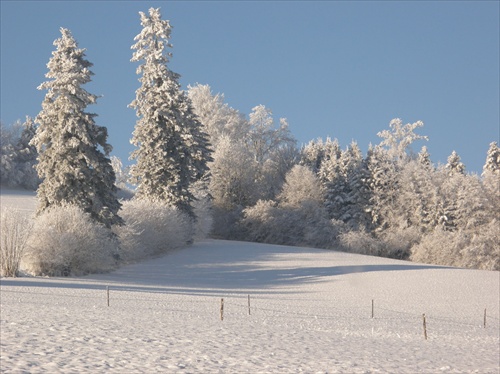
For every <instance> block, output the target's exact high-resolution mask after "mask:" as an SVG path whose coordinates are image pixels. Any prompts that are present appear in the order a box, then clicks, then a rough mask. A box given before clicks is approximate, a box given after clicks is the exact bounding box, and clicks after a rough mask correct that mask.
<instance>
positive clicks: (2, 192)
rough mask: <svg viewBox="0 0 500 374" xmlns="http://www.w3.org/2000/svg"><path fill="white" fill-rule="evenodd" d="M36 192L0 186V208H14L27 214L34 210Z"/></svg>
mask: <svg viewBox="0 0 500 374" xmlns="http://www.w3.org/2000/svg"><path fill="white" fill-rule="evenodd" d="M36 206H37V200H36V192H34V191H28V190H23V189H15V188H10V187H4V186H0V208H2V209H3V208H15V209H18V210H21V211H25V212H28V213H31V212H34V211H35V210H36Z"/></svg>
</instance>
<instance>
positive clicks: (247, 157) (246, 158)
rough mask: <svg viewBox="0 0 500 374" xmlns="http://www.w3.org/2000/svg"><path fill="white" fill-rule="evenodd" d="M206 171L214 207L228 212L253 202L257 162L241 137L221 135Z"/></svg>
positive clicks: (254, 199)
mask: <svg viewBox="0 0 500 374" xmlns="http://www.w3.org/2000/svg"><path fill="white" fill-rule="evenodd" d="M210 171H211V175H212V177H211V180H210V193H211V194H212V196H213V199H214V205H215V206H216V207H218V208H220V209H223V210H226V211H229V210H234V209H243V208H244V207H247V206H249V205H253V204H255V203H256V202H257V200H258V196H259V195H258V191H257V190H256V188H255V179H256V176H257V163H256V162H255V160H254V158H253V155H252V154H251V153H250V152H249V150H248V149H247V148H246V147H245V145H244V143H243V142H242V141H241V140H240V141H239V142H238V141H234V140H233V139H231V138H230V137H229V136H222V137H221V139H220V140H219V145H218V147H217V149H216V151H215V153H214V162H213V163H212V164H211V170H210Z"/></svg>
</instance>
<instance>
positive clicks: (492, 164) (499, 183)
mask: <svg viewBox="0 0 500 374" xmlns="http://www.w3.org/2000/svg"><path fill="white" fill-rule="evenodd" d="M481 176H482V178H483V184H484V186H485V187H486V189H487V190H488V191H489V193H490V194H491V195H492V198H494V199H495V200H497V201H498V202H499V203H500V148H499V147H498V144H497V143H496V142H493V143H491V144H490V147H489V148H488V152H487V154H486V161H485V163H484V166H483V173H482V174H481Z"/></svg>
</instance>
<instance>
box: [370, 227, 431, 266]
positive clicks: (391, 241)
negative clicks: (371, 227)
mask: <svg viewBox="0 0 500 374" xmlns="http://www.w3.org/2000/svg"><path fill="white" fill-rule="evenodd" d="M421 235H422V234H421V232H420V230H419V229H418V228H417V227H406V228H398V229H393V230H391V229H389V230H386V231H385V232H384V233H383V234H381V235H380V237H379V240H380V241H381V245H382V250H381V252H380V253H379V256H382V257H390V258H397V259H401V260H406V259H408V258H409V257H410V254H411V247H412V246H414V245H416V244H417V243H418V242H419V241H420V238H421Z"/></svg>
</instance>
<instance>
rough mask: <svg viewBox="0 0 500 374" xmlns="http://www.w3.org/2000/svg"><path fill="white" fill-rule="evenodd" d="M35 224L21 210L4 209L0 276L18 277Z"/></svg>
mask: <svg viewBox="0 0 500 374" xmlns="http://www.w3.org/2000/svg"><path fill="white" fill-rule="evenodd" d="M32 226H33V221H32V219H31V218H30V217H29V216H28V215H27V214H26V213H23V212H21V211H20V210H16V209H12V208H7V209H2V213H1V226H0V276H3V277H16V276H17V275H18V273H19V266H20V263H21V259H22V256H23V254H24V252H25V249H26V244H27V241H28V238H29V236H30V233H31V228H32Z"/></svg>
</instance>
